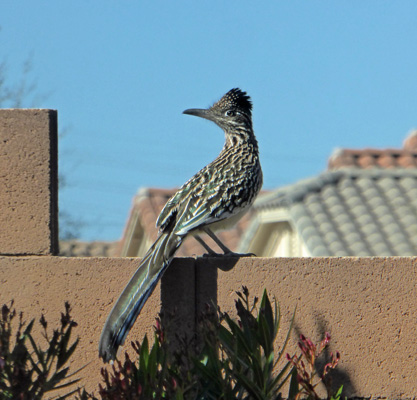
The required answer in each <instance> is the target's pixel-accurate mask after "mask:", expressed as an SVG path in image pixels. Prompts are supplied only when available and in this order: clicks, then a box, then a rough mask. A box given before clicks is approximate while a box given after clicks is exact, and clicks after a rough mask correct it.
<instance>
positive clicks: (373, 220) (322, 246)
mask: <svg viewBox="0 0 417 400" xmlns="http://www.w3.org/2000/svg"><path fill="white" fill-rule="evenodd" d="M255 208H256V209H257V210H258V211H259V210H262V209H263V210H265V209H272V208H285V209H286V210H287V211H288V213H289V215H290V219H291V220H292V223H293V225H294V227H295V229H296V230H297V232H298V233H299V234H300V235H301V237H302V239H303V241H304V243H305V244H306V246H307V248H308V249H309V251H310V253H311V255H312V256H412V255H417V169H400V168H397V169H391V170H386V169H378V168H373V169H369V170H362V169H359V168H352V169H347V168H345V169H341V170H339V171H331V172H325V173H322V174H321V175H319V176H317V177H315V178H311V179H306V180H303V181H300V182H298V183H296V184H294V185H290V186H287V187H284V188H281V189H278V190H276V191H274V192H272V193H270V194H267V195H265V196H263V197H262V198H259V199H258V200H257V201H256V203H255Z"/></svg>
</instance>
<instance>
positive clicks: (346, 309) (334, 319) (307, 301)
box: [0, 257, 417, 398]
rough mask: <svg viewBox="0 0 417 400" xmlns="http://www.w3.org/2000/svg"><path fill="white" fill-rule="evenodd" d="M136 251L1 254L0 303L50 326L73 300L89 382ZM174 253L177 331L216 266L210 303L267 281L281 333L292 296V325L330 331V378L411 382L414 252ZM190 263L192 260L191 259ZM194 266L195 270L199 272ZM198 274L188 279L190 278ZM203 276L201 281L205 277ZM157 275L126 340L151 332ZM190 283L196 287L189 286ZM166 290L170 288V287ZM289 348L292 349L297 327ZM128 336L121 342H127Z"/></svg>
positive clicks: (361, 387)
mask: <svg viewBox="0 0 417 400" xmlns="http://www.w3.org/2000/svg"><path fill="white" fill-rule="evenodd" d="M138 261H139V260H138V259H126V258H123V259H122V258H60V257H2V258H0V277H1V291H0V303H1V304H3V303H5V302H8V301H10V299H12V298H13V299H14V300H15V304H16V307H17V308H18V310H22V311H24V312H25V315H26V318H27V319H30V318H33V317H36V318H38V317H39V316H40V314H41V313H45V314H46V317H47V320H48V321H49V326H50V327H52V326H56V324H57V321H58V320H59V315H60V312H61V311H62V310H63V304H64V301H66V300H68V301H69V302H70V304H71V305H72V307H73V312H72V314H73V316H74V318H75V319H76V321H77V322H78V324H79V326H78V328H77V329H76V330H75V332H76V333H77V334H78V335H79V336H80V338H81V340H80V346H79V348H78V350H77V352H76V354H75V355H74V357H73V358H74V359H73V368H74V370H75V369H76V368H78V367H80V366H82V365H85V364H87V363H89V364H88V366H87V367H86V368H85V370H84V371H83V372H82V373H81V374H82V375H83V377H84V379H83V383H84V384H86V387H87V388H88V389H89V390H91V389H94V388H96V387H97V386H96V385H97V383H98V382H99V381H100V377H99V369H100V366H101V365H102V363H101V361H99V360H98V354H97V343H98V339H99V336H100V332H101V328H102V326H103V323H104V321H105V318H106V316H107V314H108V312H109V311H110V308H111V306H112V304H113V303H114V301H115V300H116V298H117V296H118V295H119V293H120V291H121V290H122V288H123V287H124V285H125V284H126V283H127V281H128V279H129V277H130V275H131V274H132V273H133V272H134V270H135V268H136V266H137V265H138ZM236 261H237V260H223V259H215V260H213V259H198V260H196V261H195V260H193V259H176V260H175V261H174V263H173V264H172V265H171V267H170V268H169V269H168V271H167V273H166V275H165V276H164V280H163V286H162V287H163V290H164V291H166V293H165V294H164V295H163V297H164V296H165V299H166V300H165V303H166V304H167V303H168V308H169V307H171V308H172V309H173V308H177V310H181V311H180V313H179V314H178V316H177V326H178V329H177V332H179V331H180V330H181V329H184V330H186V331H187V330H188V331H189V330H190V329H192V324H193V321H194V310H195V309H196V308H198V307H201V304H200V306H197V304H198V303H199V300H198V298H199V296H198V293H202V294H203V295H202V296H201V297H202V300H201V301H202V302H207V301H208V298H209V297H210V295H211V296H213V297H215V296H216V293H215V291H214V290H213V284H212V282H213V279H211V280H210V279H209V278H208V275H207V274H210V276H211V277H213V276H214V277H215V275H216V271H215V269H214V268H215V266H221V267H223V268H226V269H227V268H231V267H232V269H230V270H228V271H221V270H219V271H218V284H219V287H218V291H217V296H218V303H219V305H220V306H221V308H222V309H224V310H230V311H232V312H234V311H233V310H234V300H235V298H236V296H235V294H234V292H235V291H236V290H239V289H240V288H241V285H247V286H248V287H249V290H250V292H251V293H252V294H253V295H257V296H261V294H262V290H263V288H264V287H265V288H267V290H268V292H269V293H270V295H271V296H275V297H276V299H277V300H278V301H279V303H280V307H281V311H282V333H284V332H285V331H286V329H287V328H288V326H289V319H290V317H291V314H292V312H293V310H294V307H295V305H297V313H296V319H295V326H296V329H295V333H296V332H302V333H304V334H305V335H307V336H310V337H312V338H313V339H314V340H319V339H320V338H321V334H322V332H323V331H324V330H327V331H330V332H331V334H332V342H331V349H332V350H339V351H340V353H341V356H342V358H341V363H340V367H339V374H338V378H337V379H340V380H341V381H343V383H345V387H346V388H347V390H348V391H349V393H348V394H349V395H350V396H354V395H356V396H373V397H378V396H385V397H387V398H400V397H403V398H409V397H414V396H415V395H416V383H417V373H416V366H417V352H416V349H417V339H416V335H415V326H416V321H417V292H416V266H417V259H415V258H387V259H383V258H365V259H364V258H362V259H358V258H333V259H327V258H323V259H297V258H293V259H262V258H246V259H240V260H239V261H237V262H236ZM194 266H195V267H194ZM200 274H201V276H200ZM196 281H197V282H198V284H197V285H193V282H196ZM205 283H207V286H206V284H205ZM159 288H160V285H158V287H157V289H156V290H155V292H154V294H153V296H151V298H150V299H149V300H148V302H147V303H146V305H145V307H144V309H143V312H142V313H141V315H140V317H139V319H138V321H137V323H136V324H135V326H134V329H133V330H132V332H131V333H130V334H129V336H128V338H127V343H130V341H131V340H133V339H136V338H141V337H143V334H144V333H145V332H146V333H148V334H151V335H152V326H153V325H154V319H155V317H156V316H157V313H158V312H159V310H160V305H161V293H160V289H159ZM194 288H197V289H196V290H195V289H194ZM170 293H171V294H170ZM295 333H294V335H293V340H292V342H291V343H290V345H289V348H288V351H289V352H290V353H291V352H292V351H291V350H293V351H294V352H295V351H296V341H295V339H296V334H295ZM129 347H130V345H128V344H126V345H125V346H124V348H123V351H124V350H125V349H129Z"/></svg>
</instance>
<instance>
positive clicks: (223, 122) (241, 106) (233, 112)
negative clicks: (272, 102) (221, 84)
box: [183, 88, 252, 133]
mask: <svg viewBox="0 0 417 400" xmlns="http://www.w3.org/2000/svg"><path fill="white" fill-rule="evenodd" d="M183 113H184V114H189V115H195V116H197V117H201V118H205V119H208V120H210V121H213V122H214V123H215V124H217V125H218V126H219V127H220V128H222V129H223V130H224V131H225V132H226V133H227V132H230V131H233V130H236V129H237V128H243V129H245V128H246V129H248V128H251V127H252V103H251V101H250V97H249V96H248V95H247V94H246V92H243V91H241V90H240V89H237V88H236V89H232V90H229V91H228V92H227V93H226V94H225V95H224V96H223V97H222V98H221V99H220V100H219V101H217V102H216V103H214V104H213V105H212V106H211V107H210V108H207V109H201V108H190V109H188V110H185V111H184V112H183Z"/></svg>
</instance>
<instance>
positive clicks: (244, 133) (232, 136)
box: [224, 127, 258, 151]
mask: <svg viewBox="0 0 417 400" xmlns="http://www.w3.org/2000/svg"><path fill="white" fill-rule="evenodd" d="M224 133H225V136H226V142H225V144H224V150H227V149H230V148H235V147H239V146H250V147H252V148H253V150H255V151H257V150H258V142H257V140H256V138H255V135H254V133H253V130H252V128H247V127H242V128H234V129H233V130H229V131H226V130H225V132H224Z"/></svg>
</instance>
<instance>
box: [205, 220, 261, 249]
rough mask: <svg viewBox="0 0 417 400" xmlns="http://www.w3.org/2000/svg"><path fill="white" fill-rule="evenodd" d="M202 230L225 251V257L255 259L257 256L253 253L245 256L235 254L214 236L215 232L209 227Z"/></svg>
mask: <svg viewBox="0 0 417 400" xmlns="http://www.w3.org/2000/svg"><path fill="white" fill-rule="evenodd" d="M202 229H203V231H204V232H206V233H207V235H209V236H210V237H211V238H212V239H213V240H214V242H216V244H217V245H218V246H219V247H220V248H221V249H222V250H223V252H224V255H225V256H228V257H253V256H255V254H253V253H243V254H241V253H235V252H233V251H232V250H230V249H229V248H228V247H227V246H225V244H224V243H223V242H222V241H221V240H220V239H219V238H218V237H217V236H216V235H215V234H214V232H213V231H212V230H211V229H210V228H208V227H207V226H205V227H203V228H202ZM216 254H217V253H216Z"/></svg>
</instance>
